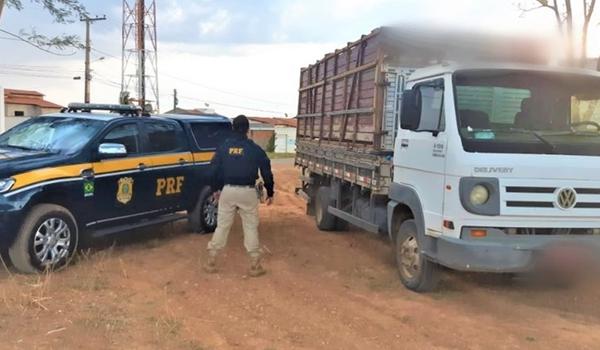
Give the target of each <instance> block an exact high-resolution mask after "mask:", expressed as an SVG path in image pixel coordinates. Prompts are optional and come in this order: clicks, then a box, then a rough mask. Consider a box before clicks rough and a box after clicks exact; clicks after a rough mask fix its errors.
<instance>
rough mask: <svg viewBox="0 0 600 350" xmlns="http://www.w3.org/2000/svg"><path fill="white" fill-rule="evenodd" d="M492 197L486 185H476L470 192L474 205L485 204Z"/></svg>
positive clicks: (470, 198) (470, 199)
mask: <svg viewBox="0 0 600 350" xmlns="http://www.w3.org/2000/svg"><path fill="white" fill-rule="evenodd" d="M488 199H490V191H489V190H488V189H487V187H485V186H484V185H475V187H473V189H472V190H471V193H470V194H469V201H470V202H471V204H473V205H483V204H485V203H487V201H488Z"/></svg>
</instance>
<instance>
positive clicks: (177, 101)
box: [173, 89, 179, 110]
mask: <svg viewBox="0 0 600 350" xmlns="http://www.w3.org/2000/svg"><path fill="white" fill-rule="evenodd" d="M177 105H179V99H178V98H177V89H173V110H176V109H177Z"/></svg>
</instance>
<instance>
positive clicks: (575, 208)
mask: <svg viewBox="0 0 600 350" xmlns="http://www.w3.org/2000/svg"><path fill="white" fill-rule="evenodd" d="M519 182H520V181H518V180H513V179H511V180H507V181H506V182H505V183H504V184H502V185H501V188H502V193H501V194H500V195H501V197H500V198H501V200H502V207H503V210H504V211H503V212H504V213H505V214H514V215H527V216H530V215H544V214H545V215H556V216H573V215H575V216H598V214H599V212H598V209H600V185H599V184H597V183H596V184H593V185H592V186H589V185H590V183H589V182H588V183H584V182H582V181H574V183H569V182H567V181H557V182H554V183H553V182H552V181H551V180H539V183H540V184H539V186H528V185H527V184H521V183H519ZM565 191H568V192H569V193H570V195H571V198H570V200H567V201H564V199H565V198H561V195H562V194H563V192H565Z"/></svg>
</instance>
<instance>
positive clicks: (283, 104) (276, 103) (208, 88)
mask: <svg viewBox="0 0 600 350" xmlns="http://www.w3.org/2000/svg"><path fill="white" fill-rule="evenodd" d="M92 50H93V51H96V52H98V53H100V54H103V55H106V56H109V57H112V58H115V59H120V58H119V57H117V56H115V55H113V54H110V53H108V52H106V51H102V50H98V49H95V48H92ZM132 64H134V65H135V62H132ZM161 75H164V76H167V77H169V78H171V79H175V80H179V81H181V82H184V83H188V84H191V85H195V86H198V87H201V88H203V89H207V90H212V91H216V92H220V93H222V94H226V95H231V96H235V97H241V98H245V99H247V100H254V101H259V102H263V103H268V104H272V105H276V106H286V105H288V103H283V102H277V101H270V100H265V99H261V98H257V97H251V96H246V95H243V94H240V93H237V92H232V91H227V90H223V89H219V88H215V87H212V86H207V85H204V84H200V83H198V82H195V81H193V80H188V79H185V78H181V77H177V76H175V75H171V74H167V73H161Z"/></svg>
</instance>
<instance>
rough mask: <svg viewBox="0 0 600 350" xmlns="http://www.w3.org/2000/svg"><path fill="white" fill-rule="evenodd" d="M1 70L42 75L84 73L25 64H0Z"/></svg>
mask: <svg viewBox="0 0 600 350" xmlns="http://www.w3.org/2000/svg"><path fill="white" fill-rule="evenodd" d="M0 69H5V70H16V71H24V72H42V73H47V72H50V73H56V71H61V72H64V73H73V74H79V73H82V72H83V71H82V70H74V69H65V68H63V67H59V66H31V65H25V64H0Z"/></svg>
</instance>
